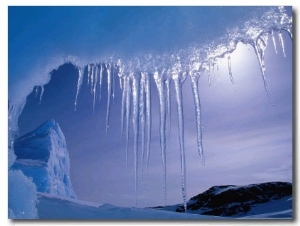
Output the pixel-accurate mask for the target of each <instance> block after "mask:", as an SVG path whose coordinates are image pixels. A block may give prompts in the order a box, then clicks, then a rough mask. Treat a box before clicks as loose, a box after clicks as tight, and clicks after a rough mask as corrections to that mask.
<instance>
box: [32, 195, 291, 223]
mask: <svg viewBox="0 0 300 226" xmlns="http://www.w3.org/2000/svg"><path fill="white" fill-rule="evenodd" d="M38 200H39V203H38V205H37V209H38V216H39V219H51V220H55V219H60V220H62V219H64V220H66V219H67V220H70V219H73V220H78V219H81V220H218V221H220V220H234V219H292V209H291V206H292V205H291V202H292V198H291V197H285V198H283V199H280V200H276V201H273V202H269V203H264V204H259V205H256V206H255V207H254V208H253V209H251V211H249V212H248V214H247V216H244V217H241V218H230V217H228V218H225V217H216V216H207V215H199V214H191V213H177V212H172V211H166V210H156V209H150V208H134V207H132V208H128V207H127V208H126V207H118V206H114V205H110V204H97V203H91V202H86V201H81V200H76V199H67V198H61V197H59V196H54V195H50V194H45V193H38Z"/></svg>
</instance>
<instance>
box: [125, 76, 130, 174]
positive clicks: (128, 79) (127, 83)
mask: <svg viewBox="0 0 300 226" xmlns="http://www.w3.org/2000/svg"><path fill="white" fill-rule="evenodd" d="M125 79H126V83H125V87H126V100H125V101H126V114H125V117H126V127H125V134H126V137H125V140H126V147H125V154H126V170H127V169H128V145H129V119H130V108H131V83H130V79H131V78H130V77H129V76H126V77H125Z"/></svg>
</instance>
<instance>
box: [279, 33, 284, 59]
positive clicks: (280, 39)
mask: <svg viewBox="0 0 300 226" xmlns="http://www.w3.org/2000/svg"><path fill="white" fill-rule="evenodd" d="M278 37H279V42H280V45H281V48H282V52H283V56H284V57H286V54H285V48H284V41H283V37H282V32H281V31H279V32H278Z"/></svg>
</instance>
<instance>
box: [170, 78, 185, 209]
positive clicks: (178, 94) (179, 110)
mask: <svg viewBox="0 0 300 226" xmlns="http://www.w3.org/2000/svg"><path fill="white" fill-rule="evenodd" d="M173 81H174V86H175V92H176V102H177V119H178V130H179V146H180V163H181V190H182V198H183V206H184V210H185V212H186V210H187V204H186V163H185V148H184V121H183V102H182V82H181V80H180V78H179V74H173Z"/></svg>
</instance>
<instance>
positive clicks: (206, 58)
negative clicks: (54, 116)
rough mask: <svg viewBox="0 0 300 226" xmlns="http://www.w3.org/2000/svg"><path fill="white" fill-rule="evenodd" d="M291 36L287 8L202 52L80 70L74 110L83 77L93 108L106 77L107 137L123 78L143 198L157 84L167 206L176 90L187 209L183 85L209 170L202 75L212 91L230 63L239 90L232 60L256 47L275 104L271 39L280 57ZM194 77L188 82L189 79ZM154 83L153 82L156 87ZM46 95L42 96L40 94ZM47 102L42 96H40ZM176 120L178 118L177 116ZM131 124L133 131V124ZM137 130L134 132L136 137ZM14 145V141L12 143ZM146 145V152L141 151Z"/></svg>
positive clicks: (124, 110)
mask: <svg viewBox="0 0 300 226" xmlns="http://www.w3.org/2000/svg"><path fill="white" fill-rule="evenodd" d="M283 32H285V33H287V34H288V35H289V36H290V37H291V38H292V18H291V17H290V16H288V15H287V14H286V12H285V9H284V7H270V8H269V10H267V11H266V12H265V13H264V14H262V15H260V16H258V17H256V18H254V19H252V20H249V21H247V22H246V23H245V24H244V26H241V27H239V28H237V29H233V30H229V31H228V33H227V34H226V35H225V36H224V37H221V38H219V39H216V40H213V41H212V42H210V43H208V44H207V43H206V44H204V45H202V46H196V45H195V46H191V47H190V48H187V49H184V50H177V51H175V52H174V53H171V54H169V55H159V54H148V55H146V56H145V57H140V58H134V59H114V58H112V57H111V58H109V59H108V60H107V61H100V62H99V61H98V62H91V63H88V64H87V65H86V64H85V65H81V64H76V62H75V63H74V62H73V63H74V64H75V65H76V66H77V67H78V72H79V75H78V83H77V92H76V97H75V109H76V105H77V98H78V95H80V87H81V85H82V81H83V76H84V75H85V73H84V71H85V68H87V73H86V74H87V76H88V84H89V85H90V87H91V93H92V94H93V108H94V107H95V104H96V99H97V97H98V99H99V100H101V89H102V86H103V85H104V84H103V77H104V76H107V84H106V85H107V87H108V89H107V109H106V111H107V115H106V128H105V129H106V131H107V132H108V128H109V116H110V105H111V99H114V95H115V92H114V89H115V79H116V78H119V80H120V81H119V82H120V88H121V89H122V106H121V119H122V120H121V131H122V136H123V137H124V140H125V152H126V165H127V162H128V159H127V158H128V142H129V133H133V136H134V148H133V149H134V172H135V190H136V193H137V194H138V186H139V178H138V171H139V169H140V168H142V169H143V167H140V166H141V165H142V166H143V165H146V167H147V165H148V162H149V156H150V145H151V133H153V132H156V131H152V129H151V123H152V120H151V117H152V116H151V102H152V101H153V100H152V99H151V92H152V90H151V89H150V86H151V83H155V84H156V87H157V92H158V96H159V107H160V129H159V131H158V133H159V134H160V145H161V157H162V168H163V176H162V180H163V188H164V196H165V201H166V200H167V185H166V164H167V159H166V146H167V139H166V136H167V131H168V129H169V128H167V124H168V125H169V126H170V121H169V120H170V118H169V117H171V112H170V89H171V88H172V87H173V88H174V89H175V93H176V105H177V112H176V114H177V121H178V134H179V146H178V149H179V152H180V156H181V157H180V158H181V160H180V162H181V187H182V188H181V190H182V196H183V203H184V206H185V207H186V182H185V180H186V179H185V178H186V176H185V174H186V172H185V164H186V163H185V144H184V118H183V111H184V109H183V102H182V83H183V82H185V81H186V80H189V81H191V87H192V92H193V98H194V103H195V114H196V128H195V129H196V133H197V140H196V141H195V142H196V143H197V147H198V148H197V149H198V150H195V151H197V152H198V153H199V155H200V159H201V161H200V163H199V164H200V165H201V162H202V164H204V162H205V161H204V159H205V157H204V149H203V142H202V127H203V125H202V122H201V103H200V95H199V90H198V80H199V77H200V76H201V75H203V74H205V73H206V74H207V76H208V82H209V86H211V76H212V75H213V74H214V73H215V72H214V71H215V68H216V69H217V70H218V63H219V59H222V58H227V59H228V74H229V78H230V80H231V83H232V84H233V85H234V79H233V72H232V69H231V58H230V54H231V53H232V52H233V51H234V50H235V49H236V46H237V44H238V43H243V44H246V45H249V46H251V47H252V48H253V49H254V51H255V53H256V56H257V59H258V63H259V66H260V69H261V75H262V81H263V84H264V87H265V90H266V94H267V96H268V97H269V98H270V94H269V90H268V86H267V79H266V77H265V71H266V68H265V64H264V56H265V50H266V47H267V45H268V39H269V38H270V37H271V38H272V42H273V45H274V48H275V50H276V51H278V48H277V45H276V40H275V38H274V36H275V35H276V34H277V35H278V38H279V43H280V46H281V48H282V51H283V53H284V55H285V54H286V53H285V48H284V39H283V37H282V33H283ZM187 77H189V79H186V78H187ZM152 80H154V81H152ZM41 90H43V89H42V88H41ZM40 97H41V98H42V92H41V96H40ZM23 106H24V104H23V105H22V104H20V103H14V104H12V107H11V111H9V117H10V120H9V122H10V124H9V126H10V133H11V134H14V132H15V131H17V125H16V121H17V119H18V116H19V115H20V112H21V111H22V109H23ZM174 114H175V113H174ZM131 123H132V126H130V124H131ZM131 130H132V131H131ZM12 140H13V139H10V141H12ZM140 143H141V147H142V148H139V147H140Z"/></svg>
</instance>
